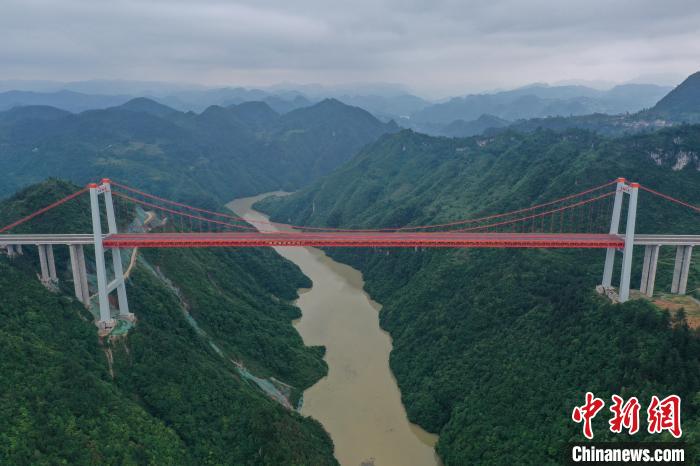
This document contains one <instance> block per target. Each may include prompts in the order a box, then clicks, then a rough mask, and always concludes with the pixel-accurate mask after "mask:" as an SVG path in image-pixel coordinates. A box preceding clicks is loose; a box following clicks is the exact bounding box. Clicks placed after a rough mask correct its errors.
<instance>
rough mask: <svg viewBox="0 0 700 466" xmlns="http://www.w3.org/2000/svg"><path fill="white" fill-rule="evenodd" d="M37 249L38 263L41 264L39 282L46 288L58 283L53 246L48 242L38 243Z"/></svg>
mask: <svg viewBox="0 0 700 466" xmlns="http://www.w3.org/2000/svg"><path fill="white" fill-rule="evenodd" d="M37 249H38V250H39V264H40V266H41V283H43V284H44V286H46V287H47V288H51V287H53V286H54V285H55V284H56V283H58V276H57V275H56V261H55V259H54V255H53V246H52V245H50V244H38V245H37Z"/></svg>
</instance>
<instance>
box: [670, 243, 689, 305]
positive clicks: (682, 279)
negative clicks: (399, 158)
mask: <svg viewBox="0 0 700 466" xmlns="http://www.w3.org/2000/svg"><path fill="white" fill-rule="evenodd" d="M692 254H693V246H692V245H689V246H677V247H676V263H675V265H674V267H673V282H672V283H671V293H674V294H685V292H686V287H687V286H688V272H689V271H690V258H691V256H692Z"/></svg>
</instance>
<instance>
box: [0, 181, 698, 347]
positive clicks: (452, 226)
mask: <svg viewBox="0 0 700 466" xmlns="http://www.w3.org/2000/svg"><path fill="white" fill-rule="evenodd" d="M640 190H641V191H645V192H647V193H649V194H650V195H652V196H655V197H657V198H661V199H663V200H665V201H667V202H670V203H673V204H674V205H676V206H681V207H682V208H684V209H687V210H688V211H689V212H691V214H698V215H700V207H698V206H695V205H692V204H689V203H687V202H684V201H682V200H679V199H676V198H674V197H671V196H668V195H666V194H663V193H661V192H658V191H656V190H654V189H651V188H649V187H646V186H643V185H641V184H639V183H628V182H627V181H626V180H625V179H624V178H618V179H616V180H614V181H611V182H608V183H604V184H602V185H599V186H595V187H593V188H590V189H587V190H584V191H581V192H579V193H576V194H571V195H567V196H564V197H561V198H557V199H554V200H551V201H548V202H544V203H541V204H537V205H533V206H530V207H525V208H520V209H516V210H512V211H509V212H504V213H497V214H492V215H487V216H482V217H478V218H469V219H464V220H456V221H452V222H448V223H439V224H430V225H404V226H397V227H383V228H376V229H368V228H363V229H359V228H357V229H351V228H330V227H312V226H304V225H291V224H283V223H271V222H263V221H253V220H249V221H246V220H245V219H243V218H241V217H239V216H236V215H233V214H232V213H226V212H217V211H212V210H208V209H202V208H198V207H194V206H190V205H187V204H184V203H181V202H176V201H172V200H169V199H166V198H163V197H159V196H156V195H154V194H151V193H148V192H145V191H142V190H139V189H136V188H133V187H130V186H128V185H126V184H121V183H118V182H114V181H111V180H109V179H103V180H102V181H101V182H100V183H99V184H98V183H91V184H89V185H88V186H86V187H85V188H83V189H81V190H78V191H76V192H74V193H72V194H70V195H68V196H66V197H64V198H62V199H59V200H58V201H56V202H53V203H51V204H49V205H47V206H45V207H44V208H42V209H39V210H37V211H36V212H33V213H31V214H29V215H27V216H25V217H22V218H20V219H18V220H16V221H14V222H12V223H10V224H9V225H6V226H4V227H2V228H0V247H1V248H4V249H5V250H6V253H7V255H8V256H10V257H16V256H17V255H20V254H23V249H22V247H23V246H31V247H36V248H37V251H38V257H39V265H40V279H41V281H42V283H44V284H45V285H46V286H47V287H49V288H55V284H56V283H57V281H58V278H57V277H58V276H57V273H56V266H55V260H54V253H53V247H54V246H57V245H63V246H68V248H69V252H70V265H71V272H72V277H73V285H74V290H75V296H76V298H77V299H78V300H79V301H81V302H82V303H83V304H84V305H85V306H86V307H89V306H90V305H91V295H90V289H89V288H90V285H89V283H88V279H87V277H88V275H87V267H86V261H85V253H84V247H85V246H90V247H92V248H94V252H95V267H94V269H95V276H96V281H97V286H96V288H97V293H96V294H97V305H98V307H99V318H98V320H97V321H96V324H97V326H98V328H99V329H100V331H101V332H103V333H105V334H106V333H109V331H111V329H112V328H113V327H114V326H115V325H116V320H115V319H114V318H113V313H112V306H111V304H110V300H109V295H110V294H111V293H112V292H114V291H116V294H117V299H116V303H115V307H116V309H115V311H117V313H118V314H117V316H116V317H117V318H118V319H133V314H131V313H130V312H129V305H128V300H127V294H126V283H125V278H124V270H123V267H122V256H121V253H120V251H121V250H123V249H132V248H199V247H237V248H242V247H353V248H358V247H360V248H575V249H605V250H606V256H605V266H604V269H603V278H602V281H601V288H602V290H603V292H604V293H605V294H608V295H609V296H611V297H612V298H613V299H614V300H616V301H619V302H625V301H627V300H628V299H629V296H630V280H631V270H632V255H633V250H634V246H635V245H638V246H644V247H645V251H644V265H643V269H642V278H641V283H640V287H639V288H640V291H641V292H642V293H644V294H646V295H647V296H652V294H653V292H654V281H655V277H656V269H657V263H658V257H659V249H660V248H661V247H662V246H668V247H675V248H676V260H675V265H674V274H673V283H672V286H671V292H672V293H677V294H685V292H686V287H687V281H688V273H689V269H690V261H691V257H692V250H693V247H694V246H697V245H698V244H700V235H658V234H655V235H650V234H638V233H636V231H635V226H636V217H637V203H638V196H639V192H640ZM84 194H88V195H89V198H90V213H91V222H92V232H90V233H84V234H36V233H23V232H17V233H14V232H13V231H18V230H22V231H26V230H30V229H31V228H30V226H31V221H32V220H33V219H35V218H37V217H40V216H41V215H43V214H45V213H46V212H49V211H51V210H53V209H57V208H59V207H60V206H62V205H64V204H66V203H68V202H71V201H74V200H75V199H77V198H79V197H80V196H81V195H84ZM100 196H101V197H102V198H104V199H103V200H104V202H103V204H104V206H105V211H106V220H107V222H106V225H107V231H106V232H103V231H102V213H101V204H102V203H101V202H100V200H101V197H100ZM115 197H116V198H118V201H117V202H114V198H115ZM625 198H627V199H628V201H627V208H626V209H624V210H625V211H626V217H627V218H626V223H625V229H624V233H620V222H621V216H622V213H623V204H624V201H625ZM136 208H139V209H141V210H142V211H144V212H149V213H150V215H152V216H153V217H156V218H157V219H158V221H157V222H155V225H152V226H150V227H149V228H141V231H133V229H127V231H122V232H119V231H118V227H117V225H118V224H117V219H118V218H119V219H123V218H124V217H129V213H128V212H120V209H121V210H124V209H130V210H131V212H132V213H133V209H136ZM698 219H700V216H699V217H698ZM122 230H124V228H123V227H122ZM270 230H273V231H270ZM106 251H110V252H111V259H112V260H111V262H112V267H111V268H112V270H111V271H110V272H111V273H110V274H109V275H108V270H107V269H108V268H107V263H108V261H107V260H106V258H105V253H106ZM618 252H622V267H621V273H620V281H619V287H618V288H617V290H615V289H614V288H613V286H612V278H613V270H614V264H615V258H616V255H617V253H618ZM108 276H110V277H111V278H112V279H111V280H110V281H108Z"/></svg>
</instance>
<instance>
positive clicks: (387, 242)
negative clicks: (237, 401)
mask: <svg viewBox="0 0 700 466" xmlns="http://www.w3.org/2000/svg"><path fill="white" fill-rule="evenodd" d="M624 244H625V242H624V239H623V238H622V237H620V236H617V235H607V234H591V233H460V232H432V233H402V232H398V233H384V232H378V233H325V232H324V233H309V232H297V231H293V232H274V233H264V232H255V233H253V232H224V233H126V234H116V235H110V236H107V237H106V238H105V240H104V246H105V247H107V248H133V247H140V248H196V247H239V248H244V247H260V246H310V247H351V248H367V247H369V248H372V247H374V248H391V247H399V248H405V247H418V248H588V249H604V248H622V247H624Z"/></svg>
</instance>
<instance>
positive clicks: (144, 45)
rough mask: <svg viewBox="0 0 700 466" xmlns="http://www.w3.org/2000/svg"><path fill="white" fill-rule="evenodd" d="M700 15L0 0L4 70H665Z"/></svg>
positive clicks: (531, 5) (200, 0)
mask: <svg viewBox="0 0 700 466" xmlns="http://www.w3.org/2000/svg"><path fill="white" fill-rule="evenodd" d="M699 25H700V1H699V0H662V1H660V0H604V1H603V0H527V1H524V0H522V1H516V0H471V1H458V0H346V1H342V2H341V1H333V0H255V1H253V0H243V1H237V2H234V1H223V0H221V1H217V0H139V1H136V0H0V79H50V80H85V79H95V78H101V79H132V80H162V81H177V82H192V83H201V84H206V85H257V86H265V85H271V84H275V83H279V82H297V83H322V84H338V83H351V82H393V83H402V84H405V85H407V86H408V87H409V88H410V89H412V90H414V91H415V92H417V93H419V94H423V95H428V96H433V97H435V96H444V95H447V94H464V93H467V92H473V91H480V90H488V89H495V88H512V87H516V86H519V85H524V84H528V83H532V82H549V83H554V82H561V81H568V80H589V81H603V82H626V81H632V80H636V81H647V82H653V81H655V82H661V83H674V84H675V83H677V82H678V81H679V80H680V79H682V77H684V76H686V75H688V74H690V73H692V72H694V71H697V70H699V69H700V26H699Z"/></svg>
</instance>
